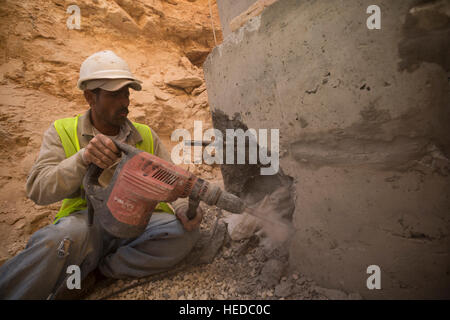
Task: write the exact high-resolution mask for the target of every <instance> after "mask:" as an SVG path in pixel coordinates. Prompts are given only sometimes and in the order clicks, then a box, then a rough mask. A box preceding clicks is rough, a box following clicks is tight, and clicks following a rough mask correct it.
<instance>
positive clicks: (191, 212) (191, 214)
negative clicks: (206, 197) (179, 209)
mask: <svg viewBox="0 0 450 320" xmlns="http://www.w3.org/2000/svg"><path fill="white" fill-rule="evenodd" d="M199 203H200V200H199V199H193V198H189V208H188V211H187V213H186V216H187V217H188V219H189V220H192V219H194V218H195V216H196V215H197V208H198V205H199Z"/></svg>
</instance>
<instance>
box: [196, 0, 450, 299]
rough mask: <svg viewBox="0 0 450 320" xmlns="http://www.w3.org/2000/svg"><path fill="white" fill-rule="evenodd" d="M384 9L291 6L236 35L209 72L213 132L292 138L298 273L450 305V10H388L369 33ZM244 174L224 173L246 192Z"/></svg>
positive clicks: (287, 159) (406, 4)
mask: <svg viewBox="0 0 450 320" xmlns="http://www.w3.org/2000/svg"><path fill="white" fill-rule="evenodd" d="M372 3H373V1H365V0H346V1H334V4H333V5H330V4H329V1H328V0H318V1H299V0H297V1H294V0H281V1H278V2H277V3H275V4H274V5H272V6H271V7H269V8H267V9H266V10H265V11H264V12H263V14H262V15H261V16H259V17H257V18H253V19H252V20H251V21H250V22H249V23H247V24H246V25H245V26H244V27H243V28H241V29H239V30H238V31H236V32H234V33H232V34H230V35H228V36H227V37H226V38H225V41H224V42H223V43H222V44H221V45H220V46H218V47H216V48H215V49H214V50H213V52H212V53H211V54H210V55H209V56H208V58H207V60H206V62H205V64H204V70H205V77H206V83H207V91H208V97H209V102H210V106H211V110H212V116H213V122H214V125H215V126H216V127H217V128H219V129H220V130H224V129H225V128H227V127H228V128H233V127H241V128H244V129H245V128H255V129H258V128H279V129H280V163H281V169H282V171H281V173H280V174H279V176H283V175H287V176H289V177H292V178H293V188H294V192H293V198H294V200H295V212H294V214H293V223H294V225H295V227H296V229H297V231H296V232H295V235H294V237H293V239H292V241H291V245H290V266H291V268H295V269H298V270H299V271H301V272H303V273H305V274H307V275H308V276H311V277H312V278H313V279H314V280H316V281H317V282H318V284H319V285H321V286H325V287H329V288H337V289H341V290H344V291H347V292H355V291H356V292H359V293H360V294H361V295H362V296H363V297H364V298H375V299H377V298H443V297H445V298H450V257H449V252H450V238H449V226H450V178H449V160H448V158H449V155H450V126H449V124H450V96H449V93H450V90H449V89H450V87H449V75H450V73H449V70H450V49H449V48H450V46H449V39H450V22H449V12H450V10H449V8H448V1H440V2H437V4H436V3H431V4H430V3H428V2H424V1H413V0H409V1H407V0H405V1H390V0H380V1H377V4H378V5H379V6H380V8H381V13H382V19H381V30H368V29H367V27H366V19H367V18H368V16H369V15H368V14H366V8H367V7H368V6H369V5H371V4H372ZM423 3H425V4H423ZM230 5H231V4H230ZM221 6H222V11H221V19H222V15H224V11H223V10H224V1H219V8H220V7H221ZM412 8H415V9H412ZM411 9H412V10H411ZM229 10H231V9H229ZM230 12H231V11H230ZM230 12H228V15H225V16H226V17H229V16H230V15H231V14H230ZM233 14H234V13H233ZM226 19H228V18H226ZM224 33H225V28H224ZM225 36H226V35H225ZM244 167H245V166H244ZM242 169H243V165H240V166H232V165H231V166H224V168H223V173H224V179H225V184H226V185H227V187H228V189H229V190H231V191H234V192H235V193H237V194H242V193H243V192H245V190H246V188H245V185H248V182H249V181H251V180H254V179H255V173H256V172H257V171H256V170H255V167H254V166H253V167H252V166H247V167H246V169H245V170H242ZM256 174H257V173H256ZM256 178H258V177H256ZM260 178H261V181H264V180H265V179H268V180H267V181H268V182H267V183H269V184H270V183H271V181H270V178H267V177H260ZM247 191H248V190H247ZM373 264H375V265H378V266H380V268H381V287H382V289H381V290H368V289H367V287H366V279H367V277H368V276H369V275H368V274H367V273H366V268H367V267H368V266H369V265H373Z"/></svg>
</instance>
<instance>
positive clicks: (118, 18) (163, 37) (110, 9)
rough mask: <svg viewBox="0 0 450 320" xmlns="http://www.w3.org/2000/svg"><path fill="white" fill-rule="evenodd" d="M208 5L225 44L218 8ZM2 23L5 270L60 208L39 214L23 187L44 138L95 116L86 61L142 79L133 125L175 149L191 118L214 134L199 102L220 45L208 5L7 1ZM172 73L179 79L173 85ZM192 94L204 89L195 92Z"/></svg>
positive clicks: (0, 234)
mask: <svg viewBox="0 0 450 320" xmlns="http://www.w3.org/2000/svg"><path fill="white" fill-rule="evenodd" d="M73 4H76V5H77V6H78V7H79V10H80V11H79V12H80V29H69V28H68V26H67V22H68V20H69V22H73V21H75V20H73V19H72V18H71V16H72V15H73V14H74V12H73V11H72V13H68V12H67V10H68V8H69V6H71V5H73ZM211 4H212V11H213V19H214V26H215V27H216V30H215V33H216V38H217V41H219V42H220V41H222V34H221V30H220V28H219V26H220V23H219V19H218V15H217V5H216V1H215V0H212V1H211ZM0 15H1V19H0V27H1V31H0V39H1V41H0V52H1V55H0V147H1V149H2V153H1V155H0V202H1V203H2V204H1V205H0V206H1V207H2V209H1V211H0V242H1V243H2V246H0V263H2V262H3V261H5V260H6V259H8V258H10V257H12V256H13V255H14V254H15V253H17V251H18V250H20V249H22V248H23V247H24V244H25V242H26V241H27V240H28V238H29V236H30V234H31V233H32V232H34V231H36V230H37V229H39V228H40V227H42V226H44V225H46V224H48V223H50V222H51V221H52V220H53V215H54V214H55V212H56V211H57V210H58V208H59V204H55V205H54V206H51V207H48V206H45V207H41V206H34V204H33V203H32V202H31V201H30V200H27V199H26V195H25V192H24V186H25V181H26V176H27V174H28V172H29V170H30V168H31V166H32V164H33V162H34V160H35V158H36V156H37V154H38V152H39V148H40V144H41V139H42V134H43V132H44V131H45V130H46V129H47V128H48V127H49V126H50V125H51V124H52V122H53V121H54V120H56V119H58V118H64V117H71V116H74V115H76V114H79V113H82V112H84V111H85V110H87V109H88V105H87V103H86V102H85V100H84V97H83V93H82V92H81V91H80V90H78V89H77V88H76V82H77V80H78V72H79V69H80V65H81V63H82V62H83V60H84V59H85V58H87V57H88V56H89V55H91V54H93V53H95V52H97V51H100V50H105V49H109V50H113V51H114V52H116V53H117V54H118V55H119V56H121V57H122V58H124V59H125V60H126V61H127V62H128V65H129V66H130V69H131V71H132V72H133V73H134V74H135V75H136V76H137V77H138V78H139V79H140V80H142V81H143V85H142V87H143V90H142V91H140V92H135V91H133V90H130V98H131V102H130V106H129V110H130V114H129V118H130V119H131V120H133V121H139V122H142V123H145V124H147V125H149V126H150V127H151V128H152V129H154V130H155V131H156V133H157V134H158V135H159V136H160V138H161V139H162V140H163V142H164V144H165V145H166V147H167V149H168V150H169V151H170V150H171V147H172V146H173V145H174V143H173V142H171V141H170V135H171V133H172V131H173V130H174V129H176V128H185V129H187V130H191V132H192V128H193V121H194V120H201V121H203V128H205V129H207V128H208V127H209V128H210V127H212V123H211V115H210V112H209V109H208V106H209V105H208V100H207V96H206V94H205V95H203V96H201V97H200V96H199V94H201V92H202V91H201V89H200V88H202V87H203V88H204V87H205V86H204V80H203V71H202V68H201V67H202V63H203V61H204V60H205V58H206V56H207V54H209V52H210V51H211V50H212V47H213V46H214V45H215V42H214V35H213V30H212V27H211V25H212V24H211V19H210V16H209V15H210V10H209V6H208V0H197V1H163V0H145V1H143V0H117V1H108V0H95V1H91V0H80V1H75V2H73V1H72V2H71V1H65V0H52V1H44V0H36V1H22V2H17V1H9V0H7V1H2V4H1V8H0ZM173 70H175V71H176V74H178V75H181V76H180V77H179V78H175V79H172V80H173V81H174V82H168V83H166V82H165V79H166V76H167V75H169V73H170V72H171V71H173ZM180 81H181V83H180ZM194 89H195V90H197V89H199V90H198V91H196V92H195V94H191V93H189V91H190V92H192V91H193V90H194ZM204 90H205V89H203V91H204ZM184 166H185V168H186V169H187V168H188V167H190V165H184ZM191 169H192V168H191ZM192 171H194V172H195V173H196V174H198V175H200V176H202V177H204V178H207V179H214V178H217V177H220V171H219V170H218V168H217V167H211V166H206V165H200V166H196V168H195V169H194V170H192ZM24 225H25V227H24Z"/></svg>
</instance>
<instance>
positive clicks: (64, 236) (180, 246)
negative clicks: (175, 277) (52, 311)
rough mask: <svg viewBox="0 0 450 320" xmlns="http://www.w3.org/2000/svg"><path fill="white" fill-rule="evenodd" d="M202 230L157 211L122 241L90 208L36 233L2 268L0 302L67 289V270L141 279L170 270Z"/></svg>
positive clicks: (30, 297)
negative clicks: (90, 220) (134, 235)
mask: <svg viewBox="0 0 450 320" xmlns="http://www.w3.org/2000/svg"><path fill="white" fill-rule="evenodd" d="M198 237H199V232H198V231H197V230H196V231H192V232H187V231H185V230H184V228H183V226H182V225H181V223H180V222H179V220H178V219H177V218H176V217H175V215H173V214H168V213H162V212H157V213H153V215H152V217H151V219H150V221H149V223H148V225H147V228H146V229H145V231H144V233H143V234H141V235H140V236H139V237H137V238H134V239H118V238H115V237H113V236H111V235H110V234H108V233H107V232H106V231H104V230H103V229H102V228H101V227H100V226H99V224H98V223H97V221H96V220H95V215H94V225H93V226H91V227H89V226H88V224H87V210H84V211H80V212H75V213H72V214H71V215H70V216H68V217H64V218H62V219H60V220H59V221H58V223H57V224H51V225H48V226H46V227H44V228H42V229H40V230H38V231H36V232H35V233H34V234H33V235H32V236H31V238H30V240H29V241H28V243H27V246H26V248H25V249H24V250H23V251H22V252H20V253H19V254H17V255H16V256H15V257H14V258H12V259H10V260H8V261H7V262H5V263H4V264H3V265H2V266H1V267H0V299H46V298H48V297H49V295H50V294H51V293H53V292H54V291H55V290H56V289H57V288H58V287H59V286H61V285H65V280H66V277H67V276H68V275H70V274H68V273H67V268H68V266H70V265H76V266H79V267H80V271H81V279H84V278H85V277H86V276H87V275H88V274H89V273H90V272H91V271H93V270H94V269H95V268H96V267H98V268H99V270H100V272H101V273H102V274H103V275H105V276H106V277H111V278H117V279H120V278H139V277H145V276H149V275H152V274H155V273H158V272H163V271H166V270H169V269H170V268H171V267H173V266H174V265H175V264H177V263H178V262H180V261H181V260H182V259H183V258H184V257H185V256H186V255H187V254H188V253H189V252H190V251H191V249H192V248H193V247H194V245H195V242H196V241H197V239H198Z"/></svg>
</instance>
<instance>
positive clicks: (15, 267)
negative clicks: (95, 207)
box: [0, 51, 203, 299]
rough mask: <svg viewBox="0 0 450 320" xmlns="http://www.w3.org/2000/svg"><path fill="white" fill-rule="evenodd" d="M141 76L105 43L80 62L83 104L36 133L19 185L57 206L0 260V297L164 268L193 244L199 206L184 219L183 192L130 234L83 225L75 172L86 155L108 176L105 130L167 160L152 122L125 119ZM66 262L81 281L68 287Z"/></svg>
mask: <svg viewBox="0 0 450 320" xmlns="http://www.w3.org/2000/svg"><path fill="white" fill-rule="evenodd" d="M141 83H142V82H141V81H139V80H137V79H136V78H135V77H134V75H133V74H132V73H131V72H130V69H129V67H128V65H127V63H126V62H125V61H124V60H123V59H121V58H120V57H118V56H117V55H116V54H115V53H114V52H112V51H101V52H97V53H95V54H93V55H91V56H90V57H88V58H87V59H86V60H85V61H84V62H83V64H82V65H81V68H80V78H79V81H78V88H79V89H81V90H83V92H84V97H85V99H86V101H87V103H88V104H89V106H90V109H89V110H88V111H87V112H86V113H84V114H83V115H81V116H77V117H73V118H65V119H59V120H57V121H55V122H54V123H53V124H52V125H51V126H50V128H49V129H48V130H47V131H46V132H45V133H44V138H43V142H42V146H41V150H40V153H39V156H38V158H37V160H36V162H35V164H34V165H33V167H32V169H31V172H30V174H29V176H28V180H27V185H26V188H27V194H28V197H29V198H30V199H32V200H33V201H34V202H36V203H37V204H40V205H45V204H50V203H54V202H57V201H60V200H63V199H64V200H63V203H62V207H61V210H60V211H59V212H58V214H57V215H56V218H55V222H54V223H53V224H51V225H48V226H46V227H44V228H42V229H40V230H38V231H37V232H35V233H34V234H33V235H32V236H31V238H30V240H29V241H28V243H27V246H26V248H25V249H24V250H23V251H22V252H20V253H19V254H17V255H16V256H15V257H14V258H12V259H10V260H9V261H7V262H6V263H5V264H4V265H3V266H1V268H0V298H2V299H48V298H50V299H51V298H56V299H58V298H64V297H68V296H70V295H71V293H73V292H77V290H81V291H82V292H84V293H86V289H87V288H86V286H88V285H87V284H86V283H90V284H92V283H95V281H96V280H98V278H105V277H106V278H116V279H118V278H138V277H145V276H149V275H151V274H155V273H158V272H162V271H166V270H168V269H170V268H171V267H173V266H174V265H175V264H176V263H178V262H179V261H181V260H182V259H183V258H184V257H185V256H186V255H187V254H188V253H189V252H190V250H191V249H192V248H193V246H194V244H195V242H196V240H197V239H198V235H199V233H198V230H197V229H198V228H197V227H198V226H199V224H200V222H201V220H202V216H203V213H202V211H201V210H200V209H199V210H198V211H197V216H196V217H195V218H194V219H192V220H189V219H187V217H186V212H187V208H188V202H187V200H186V199H178V200H176V201H174V202H173V203H171V204H165V203H160V204H159V205H158V207H157V208H158V209H159V210H158V212H154V213H153V215H152V217H151V219H150V221H149V223H148V226H147V228H146V230H145V231H144V233H143V234H141V235H140V236H139V237H137V238H134V239H118V238H114V237H113V236H111V235H109V234H108V233H107V232H106V231H104V230H103V229H102V228H101V227H100V226H99V224H98V223H95V222H94V225H93V226H92V227H89V226H88V221H87V209H86V202H85V200H84V194H83V189H82V187H81V185H82V180H83V177H84V175H85V173H86V171H87V168H88V166H89V164H91V163H94V164H95V165H97V166H98V167H100V168H103V169H105V170H104V171H103V174H102V175H101V176H100V178H99V182H100V184H102V185H107V184H108V182H109V180H110V179H111V177H112V174H113V172H114V169H115V166H116V165H117V162H118V159H119V156H120V153H119V150H118V149H117V147H116V145H115V144H114V142H113V141H112V140H111V138H114V139H117V140H118V141H121V142H125V143H127V144H130V145H133V146H136V147H137V148H139V149H142V150H144V151H147V152H150V153H154V154H155V155H156V156H158V157H160V158H163V159H165V160H168V161H171V160H170V157H169V154H168V152H167V151H166V149H165V148H164V146H163V144H162V143H161V141H160V139H159V138H158V135H157V134H156V133H155V132H154V131H153V130H151V129H150V128H149V127H148V126H146V125H143V124H138V123H133V122H131V121H130V120H128V119H127V114H128V106H129V102H130V100H129V88H132V89H134V90H141ZM174 213H175V214H174ZM94 217H95V214H94ZM69 266H77V267H79V270H80V274H81V280H82V281H81V284H82V288H81V289H76V288H74V289H72V290H70V291H68V290H69V289H70V288H67V279H68V275H69V274H70V273H69V272H68V267H69ZM71 268H74V267H71ZM70 270H73V269H70ZM88 275H89V277H88ZM88 279H90V280H89V281H88ZM84 284H86V286H85V287H84V288H83V285H84ZM73 290H75V291H73ZM67 293H69V295H67ZM75 296H76V297H80V295H75Z"/></svg>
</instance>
